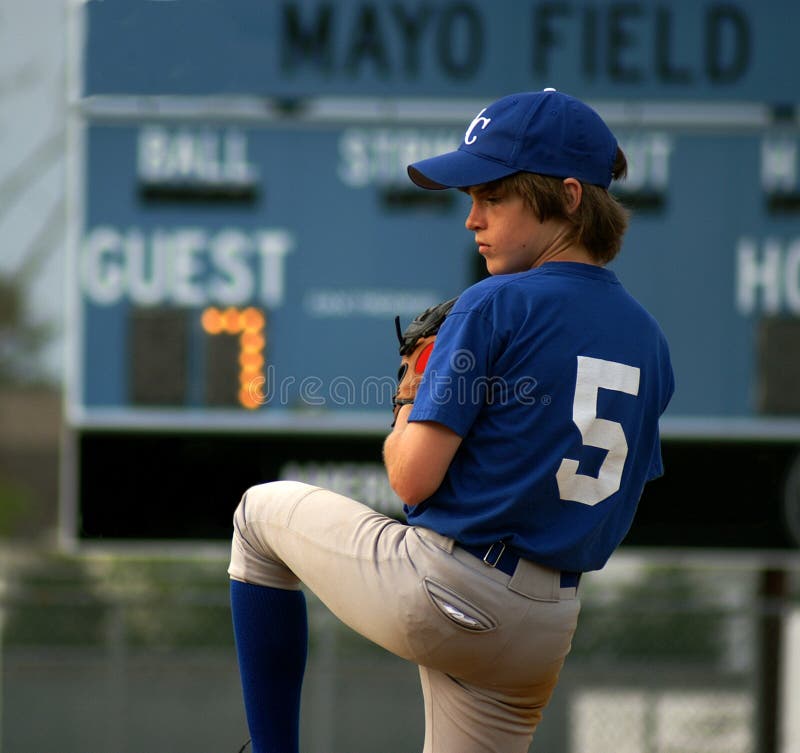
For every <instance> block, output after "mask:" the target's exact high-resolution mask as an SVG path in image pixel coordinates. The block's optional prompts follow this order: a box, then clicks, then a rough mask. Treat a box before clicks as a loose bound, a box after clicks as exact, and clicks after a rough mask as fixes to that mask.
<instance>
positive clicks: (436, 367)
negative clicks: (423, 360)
mask: <svg viewBox="0 0 800 753" xmlns="http://www.w3.org/2000/svg"><path fill="white" fill-rule="evenodd" d="M492 330H493V327H492V323H491V321H490V320H489V319H488V318H486V317H485V316H484V315H483V314H482V313H481V311H480V310H476V309H467V310H464V309H463V308H462V309H461V310H454V311H452V312H451V313H450V314H449V315H448V317H447V319H446V320H445V322H444V324H443V325H442V328H441V329H440V330H439V334H438V335H437V337H436V343H435V345H434V347H433V352H432V354H431V358H430V360H429V361H428V365H427V367H426V369H425V375H424V378H423V380H422V382H421V384H420V386H419V389H418V390H417V396H416V399H415V401H414V407H413V409H412V411H411V414H410V415H409V421H436V422H438V423H440V424H444V425H445V426H447V427H448V428H450V429H452V430H453V431H454V432H456V433H457V434H458V435H459V436H462V437H463V436H466V434H467V432H468V431H469V429H470V427H471V426H472V424H473V422H474V421H475V418H476V417H477V415H478V413H479V411H480V410H481V407H482V406H483V404H484V401H485V394H486V385H487V383H488V375H489V367H490V362H491V353H490V348H491V346H492V342H493V337H492V334H493V333H492Z"/></svg>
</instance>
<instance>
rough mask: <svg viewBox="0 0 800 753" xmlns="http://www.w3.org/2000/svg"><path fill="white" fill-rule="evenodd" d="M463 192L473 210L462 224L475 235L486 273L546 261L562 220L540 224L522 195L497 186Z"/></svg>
mask: <svg viewBox="0 0 800 753" xmlns="http://www.w3.org/2000/svg"><path fill="white" fill-rule="evenodd" d="M466 193H467V194H468V195H469V196H470V198H471V199H472V209H471V210H470V213H469V215H468V216H467V220H466V222H465V225H466V228H467V230H470V231H471V232H473V233H475V242H476V243H477V244H478V253H479V254H481V256H483V258H484V259H485V260H486V269H487V270H488V272H489V274H492V275H501V274H510V273H512V272H524V271H526V270H529V269H533V268H534V267H537V266H539V264H542V263H544V261H546V260H547V258H548V257H549V252H550V251H551V250H552V249H554V248H555V247H557V246H558V243H559V240H560V239H561V238H562V237H563V234H564V223H563V221H560V220H555V219H550V220H546V221H545V222H542V221H541V220H540V219H539V218H538V217H537V216H536V215H535V214H534V213H533V211H532V210H531V209H530V207H529V206H528V205H527V204H526V203H525V202H524V200H523V199H522V197H521V196H519V195H518V194H516V193H511V192H509V191H507V190H503V189H502V186H498V185H497V183H494V184H491V183H490V184H487V185H484V186H473V187H471V188H468V189H467V190H466Z"/></svg>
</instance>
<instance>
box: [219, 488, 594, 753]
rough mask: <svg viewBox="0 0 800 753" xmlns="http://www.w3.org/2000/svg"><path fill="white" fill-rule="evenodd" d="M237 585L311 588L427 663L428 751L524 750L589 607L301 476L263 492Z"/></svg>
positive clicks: (242, 542)
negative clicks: (300, 479)
mask: <svg viewBox="0 0 800 753" xmlns="http://www.w3.org/2000/svg"><path fill="white" fill-rule="evenodd" d="M228 573H229V575H230V577H231V578H233V579H236V580H240V581H244V582H246V583H253V584H257V585H263V586H271V587H273V588H284V589H298V588H300V587H301V584H303V585H305V586H306V587H307V588H308V589H309V590H310V591H312V592H313V593H314V594H315V595H316V596H317V597H318V598H319V599H320V600H321V601H322V602H323V603H324V604H326V605H327V607H328V608H329V609H330V610H331V611H332V612H333V613H334V614H335V615H336V616H337V617H338V618H339V619H340V620H342V622H344V623H345V624H346V625H348V626H350V627H351V628H352V629H353V630H355V631H357V632H358V633H360V634H361V635H363V636H365V637H366V638H368V639H370V640H371V641H374V642H375V643H377V644H378V645H380V646H383V647H384V648H385V649H387V650H389V651H391V652H392V653H394V654H396V655H398V656H400V657H402V658H404V659H408V660H409V661H411V662H414V663H415V664H417V665H419V672H420V678H421V681H422V692H423V698H424V705H425V743H424V748H423V753H526V751H527V750H528V747H529V745H530V742H531V738H532V736H533V732H534V730H535V729H536V726H537V724H538V723H539V720H540V719H541V716H542V710H543V709H544V707H545V706H546V705H547V702H548V701H549V699H550V695H551V694H552V692H553V688H554V687H555V685H556V682H557V680H558V675H559V672H560V670H561V667H562V665H563V663H564V659H565V657H566V655H567V653H568V652H569V649H570V645H571V641H572V636H573V633H574V631H575V627H576V624H577V619H578V612H579V611H580V601H579V599H578V598H577V595H576V589H575V588H561V587H560V574H559V573H558V572H557V571H554V570H550V569H549V568H544V567H541V566H538V565H535V564H533V563H531V562H528V561H524V560H520V564H519V565H518V566H517V569H516V571H515V572H514V574H513V576H508V575H506V574H504V573H502V572H500V571H498V570H496V569H493V568H491V567H489V566H487V565H485V564H484V563H483V562H482V561H481V560H480V559H478V558H477V557H475V556H473V555H472V554H470V553H468V552H466V551H464V550H463V549H461V548H460V547H458V546H457V545H456V544H455V543H454V541H453V540H452V539H450V538H447V537H445V536H442V535H440V534H438V533H435V532H434V531H430V530H428V529H425V528H420V527H415V526H407V525H404V524H403V523H400V522H398V521H396V520H393V519H392V518H388V517H386V516H384V515H382V514H380V513H377V512H375V511H374V510H372V509H370V508H368V507H366V506H365V505H362V504H361V503H359V502H356V501H354V500H352V499H348V498H347V497H343V496H342V495H339V494H336V493H334V492H331V491H327V490H325V489H320V488H318V487H315V486H309V485H307V484H302V483H299V482H295V481H276V482H273V483H268V484H261V485H259V486H255V487H252V488H251V489H249V490H248V491H247V493H246V494H245V495H244V497H243V498H242V501H241V502H240V504H239V506H238V508H237V510H236V513H235V515H234V535H233V543H232V553H231V562H230V567H229V569H228Z"/></svg>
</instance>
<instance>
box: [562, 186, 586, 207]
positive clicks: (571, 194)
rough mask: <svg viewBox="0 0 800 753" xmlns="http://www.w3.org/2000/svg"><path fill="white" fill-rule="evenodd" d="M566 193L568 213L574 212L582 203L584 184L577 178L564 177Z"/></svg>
mask: <svg viewBox="0 0 800 753" xmlns="http://www.w3.org/2000/svg"><path fill="white" fill-rule="evenodd" d="M564 193H565V194H566V197H567V207H566V209H567V214H572V213H573V212H574V211H576V210H577V208H578V207H579V206H580V205H581V199H582V198H583V186H582V185H581V182H580V181H579V180H577V179H576V178H565V179H564Z"/></svg>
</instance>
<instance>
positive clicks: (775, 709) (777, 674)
mask: <svg viewBox="0 0 800 753" xmlns="http://www.w3.org/2000/svg"><path fill="white" fill-rule="evenodd" d="M787 580H788V579H787V575H786V571H785V570H778V569H766V570H762V571H761V574H760V584H759V596H760V604H761V614H760V617H759V623H760V631H759V643H760V646H759V648H760V651H759V656H760V663H761V666H760V672H759V677H758V697H757V714H758V719H757V727H756V729H757V739H758V751H759V753H781V751H780V742H781V741H780V725H781V657H782V655H783V607H784V604H785V599H786V596H787Z"/></svg>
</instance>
